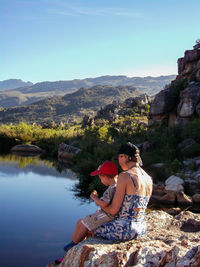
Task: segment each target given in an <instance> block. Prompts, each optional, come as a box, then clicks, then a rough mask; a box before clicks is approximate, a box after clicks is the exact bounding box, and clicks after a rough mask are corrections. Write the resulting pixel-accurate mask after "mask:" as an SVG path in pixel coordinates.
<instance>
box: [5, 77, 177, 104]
mask: <svg viewBox="0 0 200 267" xmlns="http://www.w3.org/2000/svg"><path fill="white" fill-rule="evenodd" d="M175 77H176V75H168V76H159V77H151V76H148V77H131V78H129V77H127V76H123V75H120V76H109V75H108V76H101V77H97V78H86V79H75V80H69V81H55V82H48V81H45V82H40V83H36V84H32V83H30V82H27V83H26V82H23V81H22V80H16V79H10V80H6V81H2V82H0V90H1V91H0V107H3V108H10V107H13V106H24V105H29V104H32V103H34V102H37V101H39V100H41V99H45V98H49V97H53V96H63V95H65V94H68V93H72V92H75V91H77V90H79V89H80V88H82V87H84V88H91V87H94V86H96V85H106V86H114V87H115V86H124V85H125V86H127V85H130V86H134V87H137V88H138V90H139V91H141V92H142V93H147V94H148V95H155V94H156V93H158V92H159V91H160V90H162V89H163V87H164V86H165V85H166V84H169V83H170V82H171V80H173V79H175ZM19 84H20V85H19ZM18 85H19V86H18Z"/></svg>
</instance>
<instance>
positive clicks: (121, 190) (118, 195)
mask: <svg viewBox="0 0 200 267" xmlns="http://www.w3.org/2000/svg"><path fill="white" fill-rule="evenodd" d="M126 181H127V175H126V174H125V173H121V174H120V175H119V176H118V179H117V186H116V192H115V194H114V197H113V200H112V202H111V204H110V205H108V206H107V207H103V208H102V209H103V210H104V211H105V212H107V213H109V214H111V215H116V214H117V213H118V211H119V209H120V207H121V205H122V202H123V199H124V195H125V191H126Z"/></svg>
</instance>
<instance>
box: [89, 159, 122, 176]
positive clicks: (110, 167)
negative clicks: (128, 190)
mask: <svg viewBox="0 0 200 267" xmlns="http://www.w3.org/2000/svg"><path fill="white" fill-rule="evenodd" d="M117 173H118V170H117V165H115V164H114V163H113V162H111V161H105V162H104V163H103V164H102V165H100V166H99V167H98V168H97V169H96V170H95V171H93V172H91V173H90V175H91V176H94V175H99V174H105V175H117Z"/></svg>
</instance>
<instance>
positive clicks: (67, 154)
mask: <svg viewBox="0 0 200 267" xmlns="http://www.w3.org/2000/svg"><path fill="white" fill-rule="evenodd" d="M80 151H81V150H80V149H79V148H77V147H74V146H70V145H67V144H64V143H61V144H60V145H59V148H58V158H59V159H66V160H71V159H72V158H73V157H74V156H75V155H77V154H78V153H79V152H80Z"/></svg>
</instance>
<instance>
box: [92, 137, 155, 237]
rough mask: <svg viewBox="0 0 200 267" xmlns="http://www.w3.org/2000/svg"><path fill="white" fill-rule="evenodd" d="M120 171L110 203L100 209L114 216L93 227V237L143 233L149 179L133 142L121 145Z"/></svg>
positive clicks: (150, 190)
mask: <svg viewBox="0 0 200 267" xmlns="http://www.w3.org/2000/svg"><path fill="white" fill-rule="evenodd" d="M118 161H119V165H120V166H121V168H122V170H123V172H122V173H120V174H119V176H118V180H117V187H116V192H115V195H114V197H113V200H112V203H111V204H110V205H108V206H107V207H104V208H102V209H103V210H104V211H105V212H106V213H108V214H111V215H116V218H115V219H114V220H113V221H111V222H109V223H106V224H104V225H102V226H100V227H99V228H97V229H96V230H95V236H98V237H103V238H105V239H109V240H113V241H126V240H131V239H135V238H137V236H140V235H143V234H145V233H146V230H147V226H146V222H145V209H146V207H147V204H148V202H149V199H150V196H151V193H152V179H151V177H150V176H149V175H148V174H147V173H146V172H145V171H144V170H143V169H142V168H141V167H140V163H141V158H140V155H139V149H138V148H137V147H136V146H135V145H133V144H132V143H130V142H129V143H126V144H124V145H122V146H121V148H120V149H119V152H118Z"/></svg>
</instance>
